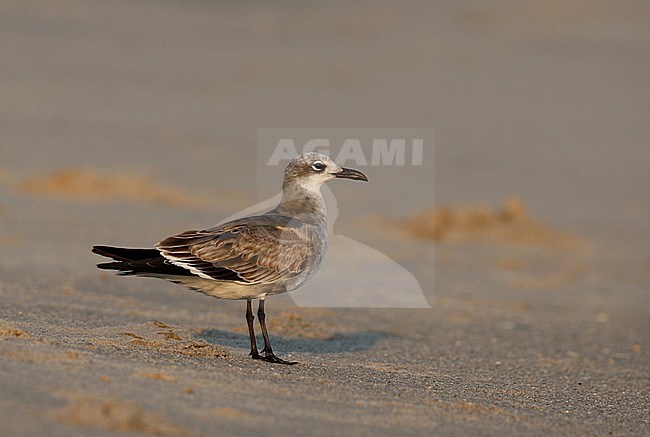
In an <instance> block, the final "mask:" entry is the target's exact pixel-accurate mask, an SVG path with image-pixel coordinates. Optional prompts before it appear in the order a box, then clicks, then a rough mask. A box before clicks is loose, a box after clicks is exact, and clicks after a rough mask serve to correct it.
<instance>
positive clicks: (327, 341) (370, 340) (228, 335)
mask: <svg viewBox="0 0 650 437" xmlns="http://www.w3.org/2000/svg"><path fill="white" fill-rule="evenodd" d="M194 335H195V336H196V337H198V338H201V339H203V340H205V341H207V342H208V343H212V344H215V345H219V346H226V347H235V348H242V349H249V348H250V340H249V338H248V334H241V333H238V332H232V331H224V330H221V329H204V330H202V331H199V332H198V333H195V334H194ZM390 336H391V335H390V334H388V333H385V332H353V333H334V334H332V335H331V336H328V337H327V338H296V337H285V336H278V335H271V336H270V337H271V344H272V346H273V349H274V350H277V351H282V352H283V353H293V352H312V353H321V354H325V353H337V352H358V351H364V350H367V349H369V348H371V347H372V346H374V345H375V344H376V343H378V342H379V341H381V340H383V339H385V338H388V337H390ZM256 339H257V344H258V346H260V345H262V347H263V345H264V341H263V339H262V336H261V335H258V336H257V338H256Z"/></svg>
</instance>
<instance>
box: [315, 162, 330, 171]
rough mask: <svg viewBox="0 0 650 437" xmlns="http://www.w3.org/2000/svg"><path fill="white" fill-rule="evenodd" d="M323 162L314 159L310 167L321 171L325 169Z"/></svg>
mask: <svg viewBox="0 0 650 437" xmlns="http://www.w3.org/2000/svg"><path fill="white" fill-rule="evenodd" d="M325 167H327V166H326V165H325V163H324V162H323V161H315V162H314V163H313V164H312V165H311V168H313V169H314V170H316V171H323V170H325Z"/></svg>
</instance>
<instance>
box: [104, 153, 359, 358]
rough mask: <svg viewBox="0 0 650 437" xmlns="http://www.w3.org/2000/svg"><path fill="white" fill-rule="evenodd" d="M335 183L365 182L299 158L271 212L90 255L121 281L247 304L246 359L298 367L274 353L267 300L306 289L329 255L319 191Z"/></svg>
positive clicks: (309, 157)
mask: <svg viewBox="0 0 650 437" xmlns="http://www.w3.org/2000/svg"><path fill="white" fill-rule="evenodd" d="M335 178H336V179H353V180H360V181H368V178H367V177H366V176H365V175H364V174H363V173H361V172H360V171H359V170H354V169H349V168H343V167H340V166H339V165H337V164H336V163H335V162H334V161H332V160H331V159H330V158H329V157H328V156H327V155H323V154H321V153H315V152H309V153H303V154H301V155H298V156H297V157H295V158H294V159H292V160H291V161H290V162H289V165H288V166H287V168H286V170H285V171H284V181H283V182H282V200H281V201H280V203H279V204H278V206H276V207H275V208H273V209H272V210H270V211H268V212H266V213H264V214H261V215H255V216H250V217H243V218H240V219H236V220H233V221H230V222H227V223H224V224H222V225H217V226H215V227H213V228H209V229H205V230H201V231H196V230H193V231H186V232H183V233H182V234H178V235H175V236H173V237H168V238H165V239H164V240H162V241H161V242H160V243H158V244H156V245H155V248H154V249H131V248H124V247H109V246H94V247H93V252H94V253H97V254H99V255H103V256H106V257H109V258H112V259H113V260H114V262H108V263H102V264H98V265H97V267H99V268H100V269H107V270H118V271H119V274H120V275H137V276H146V277H156V278H162V279H165V280H167V281H170V282H173V283H176V284H180V285H183V286H185V287H188V288H190V289H192V290H195V291H199V292H201V293H205V294H207V295H209V296H213V297H216V298H220V299H246V322H247V324H248V333H249V336H250V342H251V351H250V355H251V356H252V357H253V358H254V359H259V360H264V361H269V362H271V363H280V364H295V362H289V361H285V360H283V359H281V358H278V357H277V356H275V354H274V353H273V349H272V348H271V343H270V341H269V334H268V332H267V329H266V315H265V313H264V300H265V299H266V297H267V296H269V295H273V294H278V293H285V292H287V291H292V290H295V289H296V288H298V287H300V286H302V285H304V284H305V282H307V281H308V280H309V279H310V278H311V277H312V276H314V275H315V274H316V272H317V271H318V269H319V268H320V265H321V263H322V262H323V257H324V255H325V250H326V249H327V213H326V211H325V202H324V201H323V196H322V194H321V191H320V187H321V185H323V184H324V183H325V182H327V181H330V180H332V179H335ZM253 299H259V306H258V309H257V317H258V321H259V323H260V327H261V328H262V335H263V336H264V349H263V350H262V351H261V352H263V353H264V355H261V354H260V353H259V352H258V350H257V344H256V342H255V329H254V327H253V320H254V319H255V317H254V316H253V310H252V307H251V301H252V300H253Z"/></svg>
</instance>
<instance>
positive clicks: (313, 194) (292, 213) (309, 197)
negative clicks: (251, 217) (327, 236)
mask: <svg viewBox="0 0 650 437" xmlns="http://www.w3.org/2000/svg"><path fill="white" fill-rule="evenodd" d="M275 211H276V212H277V213H279V214H282V215H284V216H287V217H291V218H295V219H297V220H300V221H303V222H305V223H309V224H313V225H318V226H324V227H326V226H327V211H326V209H325V201H324V200H323V195H322V194H321V192H320V185H318V186H313V185H301V184H298V183H291V184H285V186H284V187H283V189H282V201H280V204H279V205H278V206H277V207H275Z"/></svg>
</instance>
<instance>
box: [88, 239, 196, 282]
mask: <svg viewBox="0 0 650 437" xmlns="http://www.w3.org/2000/svg"><path fill="white" fill-rule="evenodd" d="M93 252H94V253H96V254H98V255H102V256H105V257H108V258H112V259H114V260H115V261H114V262H107V263H101V264H97V267H99V268H100V269H103V270H117V271H118V272H119V274H120V275H138V274H144V275H147V274H157V275H163V276H165V275H173V276H188V275H192V273H191V272H190V271H189V270H186V269H184V268H182V267H178V266H175V265H173V264H171V263H169V262H168V261H167V260H166V259H165V258H163V256H162V255H161V254H160V252H159V251H158V250H156V249H132V248H127V247H111V246H93Z"/></svg>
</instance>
